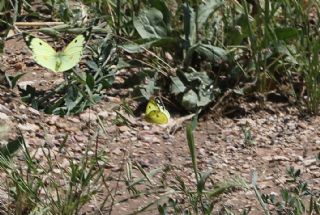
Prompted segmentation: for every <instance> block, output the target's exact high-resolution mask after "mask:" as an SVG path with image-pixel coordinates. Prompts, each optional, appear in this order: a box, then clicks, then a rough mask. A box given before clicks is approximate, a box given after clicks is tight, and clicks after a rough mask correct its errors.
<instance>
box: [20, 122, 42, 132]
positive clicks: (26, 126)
mask: <svg viewBox="0 0 320 215" xmlns="http://www.w3.org/2000/svg"><path fill="white" fill-rule="evenodd" d="M18 128H19V129H20V130H22V131H36V130H39V126H37V125H35V124H30V123H26V124H18Z"/></svg>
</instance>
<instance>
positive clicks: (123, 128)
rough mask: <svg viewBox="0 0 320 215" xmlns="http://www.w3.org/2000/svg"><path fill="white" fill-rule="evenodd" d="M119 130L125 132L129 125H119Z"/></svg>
mask: <svg viewBox="0 0 320 215" xmlns="http://www.w3.org/2000/svg"><path fill="white" fill-rule="evenodd" d="M119 130H120V131H121V132H126V131H129V127H128V126H125V125H123V126H120V127H119Z"/></svg>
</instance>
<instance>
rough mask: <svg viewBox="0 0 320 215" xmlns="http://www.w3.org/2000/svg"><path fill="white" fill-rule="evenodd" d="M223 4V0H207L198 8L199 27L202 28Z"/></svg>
mask: <svg viewBox="0 0 320 215" xmlns="http://www.w3.org/2000/svg"><path fill="white" fill-rule="evenodd" d="M222 5H223V2H222V1H221V0H209V1H205V2H204V3H203V4H201V5H200V6H199V9H198V19H197V22H198V28H201V27H202V26H203V24H204V23H206V22H207V20H208V18H209V16H210V15H211V14H212V13H214V12H215V11H216V10H217V9H218V8H219V7H221V6H222Z"/></svg>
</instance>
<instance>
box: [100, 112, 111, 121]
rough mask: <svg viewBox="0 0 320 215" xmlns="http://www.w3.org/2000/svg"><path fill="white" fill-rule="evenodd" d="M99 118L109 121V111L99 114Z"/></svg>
mask: <svg viewBox="0 0 320 215" xmlns="http://www.w3.org/2000/svg"><path fill="white" fill-rule="evenodd" d="M98 116H100V117H101V118H102V119H108V118H109V113H108V111H101V112H99V113H98Z"/></svg>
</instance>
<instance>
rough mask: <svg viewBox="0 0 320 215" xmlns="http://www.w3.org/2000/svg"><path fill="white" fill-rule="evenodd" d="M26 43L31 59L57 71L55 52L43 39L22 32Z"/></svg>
mask: <svg viewBox="0 0 320 215" xmlns="http://www.w3.org/2000/svg"><path fill="white" fill-rule="evenodd" d="M23 37H24V40H25V41H26V44H27V45H28V47H29V48H30V49H31V51H32V55H33V59H34V60H35V61H36V63H37V64H39V65H40V66H43V67H45V68H47V69H50V70H52V71H54V72H57V70H56V65H57V52H56V51H55V50H54V49H53V48H52V47H51V46H50V45H49V44H48V43H46V42H45V41H43V40H41V39H39V38H36V37H34V36H32V35H29V34H23Z"/></svg>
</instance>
